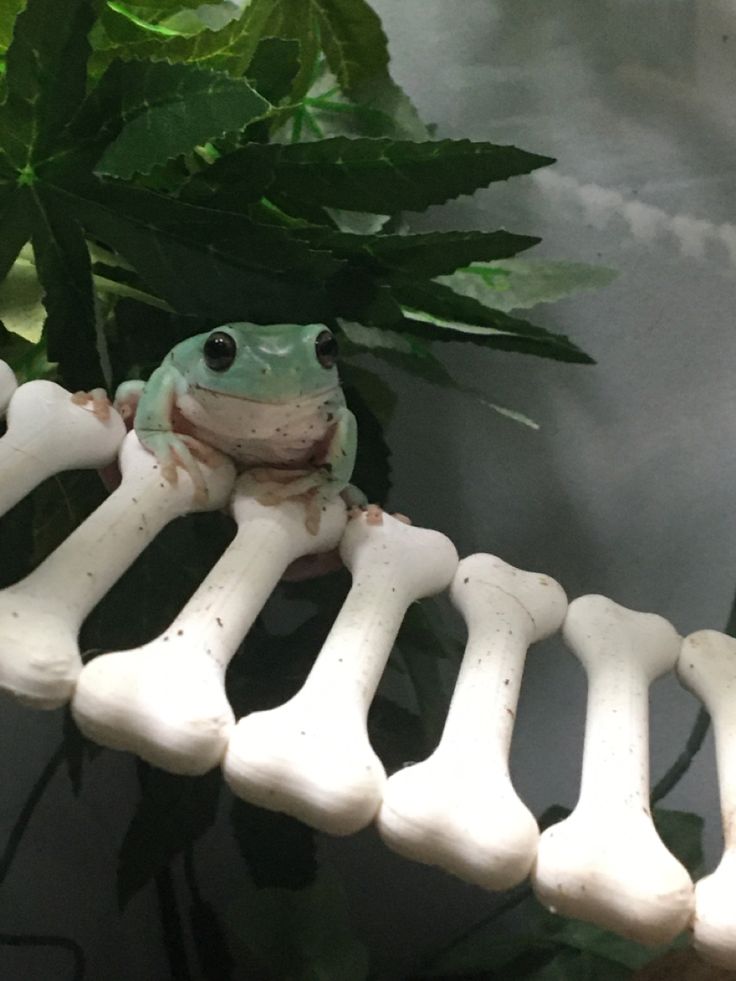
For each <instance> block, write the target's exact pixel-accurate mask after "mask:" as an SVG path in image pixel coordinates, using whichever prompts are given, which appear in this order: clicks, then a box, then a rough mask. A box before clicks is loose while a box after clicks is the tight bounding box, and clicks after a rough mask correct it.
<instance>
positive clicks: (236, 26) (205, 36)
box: [93, 0, 272, 76]
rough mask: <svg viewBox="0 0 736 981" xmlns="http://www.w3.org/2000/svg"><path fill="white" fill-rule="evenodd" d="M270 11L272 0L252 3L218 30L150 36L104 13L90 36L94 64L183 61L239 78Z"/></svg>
mask: <svg viewBox="0 0 736 981" xmlns="http://www.w3.org/2000/svg"><path fill="white" fill-rule="evenodd" d="M271 12H272V0H251V3H249V4H248V6H247V7H245V8H243V10H242V12H241V14H240V16H239V17H238V18H237V20H233V21H231V22H230V23H229V24H227V25H226V26H225V27H223V28H222V29H220V30H209V29H207V28H205V29H204V30H202V31H200V32H199V33H197V34H193V35H178V34H175V33H173V32H172V33H160V32H158V33H152V32H150V31H147V30H143V29H140V28H136V27H135V26H134V25H132V24H131V23H130V21H125V20H124V18H121V17H117V20H115V19H114V18H113V17H112V15H110V14H108V13H106V14H105V15H103V17H102V19H101V22H100V25H99V26H98V29H97V30H96V32H95V34H94V35H93V39H94V44H95V49H96V52H95V57H94V65H95V67H96V68H104V67H105V66H106V65H108V64H109V63H110V61H112V60H113V59H115V58H123V59H125V60H129V59H131V58H135V59H146V58H148V59H151V60H152V61H168V62H178V63H183V62H186V63H188V64H190V65H195V64H196V65H199V66H201V67H203V68H211V69H216V70H217V71H226V72H228V73H229V74H231V75H234V76H241V75H242V74H243V73H244V72H245V70H246V69H247V68H248V65H249V64H250V60H251V58H252V57H253V53H254V52H255V49H256V46H257V44H258V41H259V39H260V38H261V36H262V31H263V27H264V25H265V23H266V22H267V20H268V18H269V16H270V14H271ZM120 21H122V26H121V24H120V23H119V22H120Z"/></svg>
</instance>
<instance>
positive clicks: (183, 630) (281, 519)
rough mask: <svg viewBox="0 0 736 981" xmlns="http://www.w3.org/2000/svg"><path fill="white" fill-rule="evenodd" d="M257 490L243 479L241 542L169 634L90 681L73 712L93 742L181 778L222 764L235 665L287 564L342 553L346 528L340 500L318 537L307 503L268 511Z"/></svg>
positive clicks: (120, 657) (237, 512) (107, 660)
mask: <svg viewBox="0 0 736 981" xmlns="http://www.w3.org/2000/svg"><path fill="white" fill-rule="evenodd" d="M252 489H253V488H251V487H250V482H249V480H248V478H247V475H243V476H242V477H241V478H240V479H239V480H238V483H237V485H236V489H235V492H234V495H233V499H232V501H231V510H232V512H233V515H234V517H235V519H236V521H237V523H238V532H237V534H236V536H235V538H234V539H233V541H232V542H231V543H230V545H229V546H228V548H227V549H226V550H225V552H224V554H223V555H222V557H221V558H220V559H219V561H218V562H217V563H216V564H215V566H214V567H213V568H212V570H211V571H210V573H209V574H208V575H207V577H206V578H205V580H204V581H203V582H202V584H201V585H200V587H199V588H198V589H197V591H196V592H195V594H194V595H193V596H192V598H191V600H190V601H189V602H188V603H187V604H186V606H185V607H184V609H183V610H182V612H181V613H180V615H179V616H178V617H177V618H176V620H175V621H174V622H173V623H172V624H171V626H170V627H169V628H168V630H166V631H165V632H164V633H163V634H162V635H161V636H160V637H157V638H156V639H155V640H153V641H151V642H150V643H148V644H145V645H143V646H142V647H138V648H136V649H133V650H126V651H114V652H111V653H109V654H105V655H103V656H101V657H98V658H96V659H95V660H94V661H92V662H91V663H90V664H88V665H87V666H86V667H85V668H84V670H83V671H82V674H81V676H80V678H79V682H78V684H77V689H76V693H75V696H74V701H73V703H72V710H73V713H74V717H75V719H76V721H77V724H78V725H79V727H80V729H81V730H82V732H84V733H85V735H87V736H88V737H89V738H90V739H93V740H95V741H96V742H98V743H102V744H103V745H105V746H110V747H113V748H115V749H127V750H131V751H132V752H134V753H137V754H138V755H139V756H141V757H143V758H144V759H146V760H148V761H149V762H151V763H154V764H155V765H157V766H160V767H162V768H163V769H166V770H170V771H172V772H175V773H188V774H198V773H205V772H206V771H207V770H209V769H211V768H212V767H213V766H216V765H217V764H218V763H219V762H220V761H221V759H222V756H223V754H224V752H225V748H226V746H227V741H228V738H229V736H230V732H231V730H232V727H233V726H234V724H235V719H234V716H233V712H232V709H231V707H230V704H229V703H228V700H227V697H226V694H225V669H226V668H227V665H228V663H229V662H230V659H231V658H232V656H233V654H234V653H235V651H236V650H237V648H238V646H239V645H240V643H241V641H242V639H243V637H244V636H245V634H246V633H247V631H248V630H249V629H250V627H251V626H252V624H253V621H254V620H255V618H256V616H257V615H258V613H259V612H260V610H261V609H262V607H263V605H264V604H265V602H266V600H267V599H268V597H269V596H270V594H271V592H272V590H273V588H274V587H275V586H276V584H277V582H278V581H279V579H280V578H281V576H282V575H283V572H284V570H285V569H286V567H287V566H288V565H289V563H290V562H292V561H293V560H294V559H296V558H299V557H300V556H302V555H305V554H312V553H315V552H324V551H329V550H330V549H333V548H335V547H336V546H337V544H338V542H339V540H340V536H341V535H342V532H343V530H344V528H345V522H346V518H347V516H346V511H345V505H344V504H343V502H342V500H341V499H339V498H338V499H334V498H333V499H332V500H329V501H327V500H325V501H324V502H322V505H321V518H320V526H319V530H318V532H317V534H316V535H313V534H310V532H308V531H307V529H306V526H305V519H304V515H305V511H304V505H303V504H302V503H301V502H299V501H286V502H283V503H281V504H279V505H277V506H274V507H265V506H263V505H261V504H259V503H258V502H257V501H256V500H255V499H254V498H253V497H252V496H251V490H252Z"/></svg>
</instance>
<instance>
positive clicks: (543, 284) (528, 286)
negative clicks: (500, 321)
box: [438, 259, 618, 313]
mask: <svg viewBox="0 0 736 981" xmlns="http://www.w3.org/2000/svg"><path fill="white" fill-rule="evenodd" d="M617 275H618V274H617V272H616V271H615V270H614V269H607V268H605V267H603V266H591V265H588V264H587V263H583V262H554V261H551V260H548V259H508V260H506V261H505V262H493V263H489V264H485V265H484V264H483V263H476V262H473V264H472V265H470V266H468V267H467V268H465V269H458V270H457V271H456V272H454V273H453V274H452V275H451V276H442V277H439V278H438V282H440V283H443V284H444V285H445V286H449V287H450V288H451V289H453V290H455V292H456V293H461V294H462V295H463V296H469V297H472V298H473V299H475V300H478V301H479V302H480V303H485V304H487V305H488V306H491V307H494V308H495V309H496V310H503V311H504V312H506V313H508V312H509V311H510V310H525V309H528V308H529V307H533V306H536V304H537V303H551V302H553V301H555V300H560V299H562V298H563V297H565V296H572V295H573V294H575V293H581V292H584V291H585V290H593V289H599V288H600V287H602V286H607V285H608V284H609V283H611V282H612V281H613V280H614V279H615V278H616V276H617Z"/></svg>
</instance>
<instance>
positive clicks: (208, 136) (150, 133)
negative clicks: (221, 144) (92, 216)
mask: <svg viewBox="0 0 736 981" xmlns="http://www.w3.org/2000/svg"><path fill="white" fill-rule="evenodd" d="M111 76H112V77H114V81H113V82H112V83H110V82H108V81H107V80H108V79H110V78H111ZM112 85H114V86H116V87H117V89H118V92H119V100H118V104H119V110H118V111H119V116H120V121H119V124H114V125H113V126H112V127H110V128H113V129H116V130H117V131H118V135H117V136H116V137H115V139H114V140H113V141H112V143H110V145H109V146H108V147H107V149H106V150H105V152H104V154H103V155H102V158H101V159H100V161H99V162H98V164H97V167H96V169H97V172H98V173H101V174H109V175H112V176H114V177H132V176H133V175H134V174H135V173H142V174H149V173H150V172H151V170H153V168H154V167H155V166H156V165H158V164H163V163H165V162H166V161H167V160H170V159H171V158H172V157H177V156H179V155H180V154H182V153H188V152H190V151H191V150H192V149H194V147H195V146H197V145H198V144H200V143H205V142H207V141H208V140H214V139H218V138H220V137H223V136H225V135H226V134H227V133H232V132H238V131H240V130H242V129H244V128H245V127H246V126H247V125H248V124H249V123H251V122H252V121H253V120H254V119H257V118H259V117H261V116H263V115H264V114H265V113H267V112H268V110H269V108H270V106H269V103H268V102H266V100H265V99H263V98H262V97H261V96H260V95H258V93H257V92H256V91H255V90H254V89H252V88H251V86H250V85H249V84H248V82H246V81H245V79H242V78H231V77H229V76H228V75H225V74H223V73H221V72H213V71H209V70H207V69H204V68H199V67H196V66H193V65H170V64H167V63H166V62H155V63H148V64H145V63H144V64H139V63H137V62H127V63H120V62H114V63H113V64H112V65H111V66H110V68H109V69H108V71H107V72H106V73H105V75H104V76H103V78H102V79H101V81H100V87H106V86H107V87H108V88H110V87H112Z"/></svg>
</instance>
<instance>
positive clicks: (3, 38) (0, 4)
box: [0, 0, 24, 49]
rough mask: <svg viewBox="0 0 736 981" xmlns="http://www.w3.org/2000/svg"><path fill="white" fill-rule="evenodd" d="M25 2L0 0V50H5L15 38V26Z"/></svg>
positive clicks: (20, 0) (21, 0)
mask: <svg viewBox="0 0 736 981" xmlns="http://www.w3.org/2000/svg"><path fill="white" fill-rule="evenodd" d="M23 4H24V0H0V48H2V49H5V48H7V47H8V45H9V44H10V41H11V39H12V37H13V24H14V22H15V18H16V17H17V15H18V13H19V12H20V10H21V9H22V7H23Z"/></svg>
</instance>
